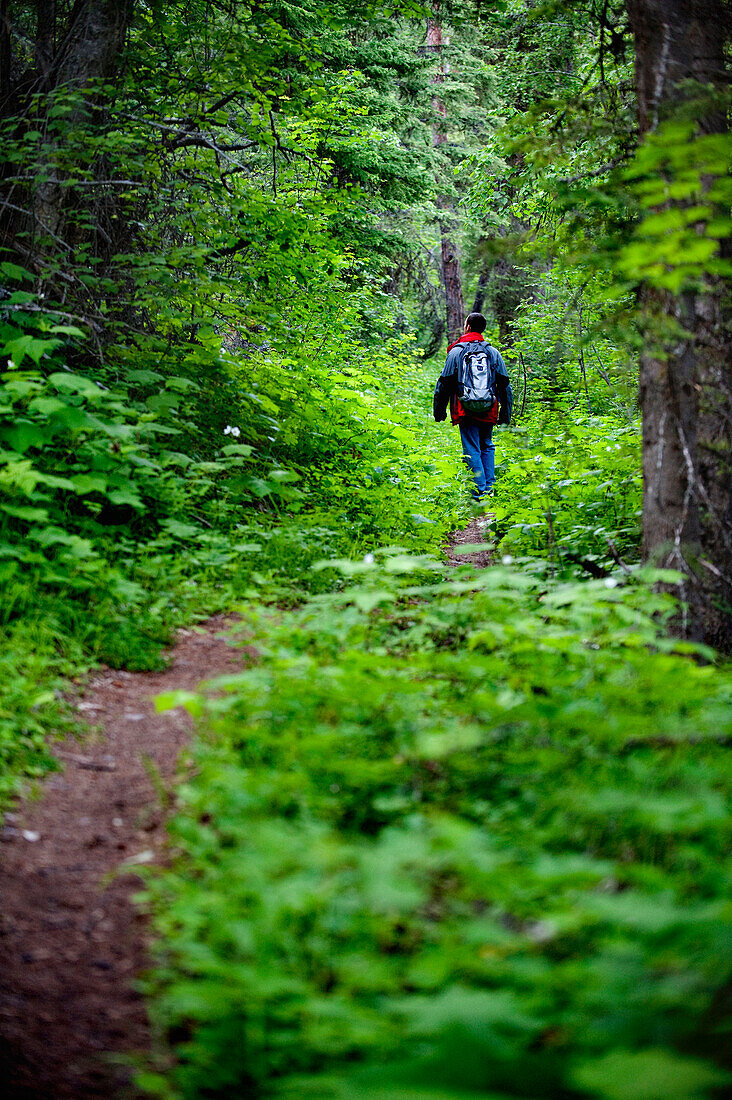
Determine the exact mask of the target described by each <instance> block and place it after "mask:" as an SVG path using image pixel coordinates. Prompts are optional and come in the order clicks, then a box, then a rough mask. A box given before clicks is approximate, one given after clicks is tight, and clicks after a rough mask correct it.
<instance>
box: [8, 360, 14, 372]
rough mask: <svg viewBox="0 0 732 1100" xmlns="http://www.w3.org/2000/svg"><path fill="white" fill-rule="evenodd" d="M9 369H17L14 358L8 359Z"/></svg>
mask: <svg viewBox="0 0 732 1100" xmlns="http://www.w3.org/2000/svg"><path fill="white" fill-rule="evenodd" d="M8 370H15V363H14V362H13V360H12V359H8Z"/></svg>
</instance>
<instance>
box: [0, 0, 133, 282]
mask: <svg viewBox="0 0 732 1100" xmlns="http://www.w3.org/2000/svg"><path fill="white" fill-rule="evenodd" d="M134 5H135V0H76V2H75V3H74V4H73V5H71V8H70V11H69V12H68V16H67V17H66V20H65V21H64V20H63V19H62V17H61V15H60V14H59V9H60V8H62V7H63V6H62V5H59V4H57V3H56V2H55V0H35V3H33V4H27V5H25V6H26V7H27V8H29V9H30V11H33V12H34V13H35V40H34V44H33V46H34V48H33V62H32V64H31V67H30V68H29V69H27V70H25V71H24V72H22V74H20V73H19V75H18V76H17V77H16V82H15V85H14V84H13V72H12V70H13V58H12V53H11V49H12V37H11V35H10V34H9V33H8V30H9V28H8V15H7V4H5V3H3V4H2V7H0V61H1V62H2V69H3V73H2V90H3V98H2V106H1V107H0V110H1V111H2V113H3V114H5V116H6V117H8V116H12V115H22V114H27V113H28V112H29V111H32V112H34V118H33V124H34V126H35V127H38V128H39V129H44V127H47V130H46V133H45V150H44V158H45V163H41V161H40V160H39V162H38V163H37V164H36V166H35V175H36V179H37V181H38V182H36V183H35V185H33V184H31V185H30V187H28V188H23V189H22V191H21V189H17V190H16V192H15V196H14V197H15V202H14V204H13V206H14V210H12V211H6V224H5V226H4V238H5V241H6V242H7V243H8V245H9V246H10V247H11V248H14V247H16V246H17V248H18V249H19V255H20V256H21V258H22V260H23V262H24V263H25V264H26V266H28V265H30V266H31V267H33V266H34V259H36V258H37V257H36V256H35V255H34V253H35V251H36V249H37V248H40V247H41V243H40V242H41V241H43V240H44V239H45V241H46V242H47V246H48V247H51V248H52V249H55V248H56V247H57V246H59V245H60V246H61V248H62V250H63V249H65V248H68V246H69V244H73V243H74V242H70V241H69V240H67V229H68V228H69V225H68V223H69V221H70V220H72V221H74V222H78V220H79V219H78V217H77V215H78V208H79V202H80V200H79V197H78V196H75V195H74V194H73V192H72V190H70V188H69V186H68V179H67V178H66V177H65V176H64V174H63V170H62V169H61V170H60V169H59V167H58V160H59V157H58V156H57V151H58V146H59V145H60V142H57V141H56V139H55V137H54V127H53V124H50V125H49V117H50V116H46V118H45V119H44V118H43V117H39V116H38V114H37V112H38V111H39V110H40V111H41V112H42V111H43V108H44V105H45V106H46V109H48V108H50V107H52V106H53V105H54V102H55V101H54V93H55V92H57V91H58V92H61V93H63V94H64V95H68V94H69V93H73V92H74V91H80V92H85V93H86V94H84V95H83V96H79V98H78V99H76V100H73V99H72V100H71V101H70V104H69V108H70V109H69V110H67V112H66V114H65V115H64V127H65V129H66V130H68V129H69V128H70V127H72V126H74V125H88V126H89V128H90V129H91V130H92V131H93V129H94V127H95V125H96V124H97V123H96V121H95V120H96V119H97V118H100V117H101V114H102V111H103V104H104V93H103V92H102V91H101V90H96V91H95V83H96V82H101V81H107V80H109V79H111V78H113V77H114V76H115V74H116V72H117V69H118V66H119V62H120V56H121V53H122V50H123V47H124V44H125V39H126V36H127V31H128V28H129V25H130V22H131V19H132V13H133V10H134ZM39 92H40V93H42V96H40V97H35V98H31V97H32V94H33V93H39ZM90 147H91V146H90ZM11 174H12V172H11ZM86 198H87V197H86V196H85V201H86ZM49 241H50V242H51V244H50V245H48V242H49Z"/></svg>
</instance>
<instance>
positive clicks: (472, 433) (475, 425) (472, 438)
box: [458, 420, 496, 500]
mask: <svg viewBox="0 0 732 1100" xmlns="http://www.w3.org/2000/svg"><path fill="white" fill-rule="evenodd" d="M458 427H459V428H460V439H461V440H462V444H463V461H464V462H465V465H466V466H467V467H468V469H469V470H472V472H473V477H474V478H475V488H474V489H473V496H474V497H475V499H476V500H480V498H481V497H482V496H483V494H484V493H488V492H490V490H491V489H492V488H493V483H494V482H495V480H496V447H495V444H494V443H493V440H492V438H491V437H492V435H493V425H492V424H481V423H480V421H478V420H460V421H458Z"/></svg>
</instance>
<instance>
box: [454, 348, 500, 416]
mask: <svg viewBox="0 0 732 1100" xmlns="http://www.w3.org/2000/svg"><path fill="white" fill-rule="evenodd" d="M492 351H493V348H492V347H491V346H490V344H486V343H484V342H483V341H480V342H478V341H475V342H474V343H471V344H468V345H467V346H466V348H465V351H464V352H463V356H462V359H461V360H460V365H459V367H458V385H457V396H458V400H459V402H460V404H461V405H462V407H463V408H464V409H465V412H466V413H468V415H473V416H486V415H487V414H488V413H490V412H491V410H492V409H493V407H494V406H495V403H496V369H495V365H494V361H493V355H492V354H491V353H492Z"/></svg>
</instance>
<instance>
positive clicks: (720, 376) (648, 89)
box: [626, 0, 732, 652]
mask: <svg viewBox="0 0 732 1100" xmlns="http://www.w3.org/2000/svg"><path fill="white" fill-rule="evenodd" d="M626 7H627V10H628V15H629V17H630V22H631V27H632V30H633V35H634V38H635V46H636V88H637V93H638V120H639V124H640V129H641V132H642V133H645V132H646V131H649V130H653V129H655V127H656V126H657V125H658V123H659V122H660V121H662V120H663V119H664V118H665V117H667V116H668V115H669V114H671V113H672V112H673V110H674V109H675V108H676V107H677V106H678V105H679V103H681V102H682V100H683V99H685V98H687V97H688V96H690V95H692V94H693V89H692V87H691V86H690V85H689V84H688V83H685V82H688V81H690V80H692V81H696V82H697V84H701V85H706V86H707V87H708V86H709V85H712V86H715V87H716V88H717V89H720V90H721V88H722V86H723V85H724V83H725V80H726V77H725V46H726V44H727V43H728V42H729V38H730V12H729V7H728V5H727V4H726V3H725V2H724V0H626ZM700 126H701V129H702V130H704V131H706V132H709V133H713V132H721V131H723V130H724V129H725V120H724V115H723V112H722V110H721V109H720V110H719V111H715V109H714V108H712V109H711V110H708V111H707V112H706V113H705V116H704V118H702V119H701V120H700ZM674 202H675V200H672V202H671V203H670V205H673V204H674ZM677 205H683V203H677ZM666 208H668V207H666ZM723 292H724V287H723V286H722V285H720V281H719V280H717V281H716V282H715V281H713V280H710V281H709V287H708V290H706V291H704V292H693V293H692V292H688V293H684V294H679V295H673V294H671V293H670V292H669V291H666V290H658V289H651V288H649V289H647V290H646V292H645V303H646V305H647V306H648V307H649V310H650V311H651V312H655V313H656V314H658V313H660V314H661V315H662V316H665V317H667V318H669V319H673V320H674V321H676V322H678V323H680V324H681V325H682V326H683V328H684V330H685V333H686V335H685V336H684V337H683V338H682V339H680V340H677V341H676V343H675V344H674V345H673V346H671V347H669V348H668V350H667V352H666V354H658V353H655V354H652V353H646V354H644V355H643V356H642V357H641V364H640V400H641V409H642V413H643V484H644V488H643V552H644V557H645V558H646V560H648V561H650V562H653V563H654V564H657V565H660V566H668V567H671V568H674V569H677V570H679V571H680V572H681V573H682V574H683V575H684V583H683V586H682V589H683V590H682V599H683V601H684V610H683V611H682V614H681V615H680V617H679V620H678V623H677V630H678V632H679V633H680V634H681V635H682V636H683V637H687V638H690V639H694V640H698V641H705V642H707V643H709V644H711V645H714V646H716V647H718V648H720V649H722V650H724V651H727V652H729V651H732V614H731V608H732V462H731V457H732V370H731V367H730V360H731V356H730V351H732V349H731V348H730V332H729V325H728V323H726V322H728V320H729V318H728V317H727V318H725V316H724V295H723Z"/></svg>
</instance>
